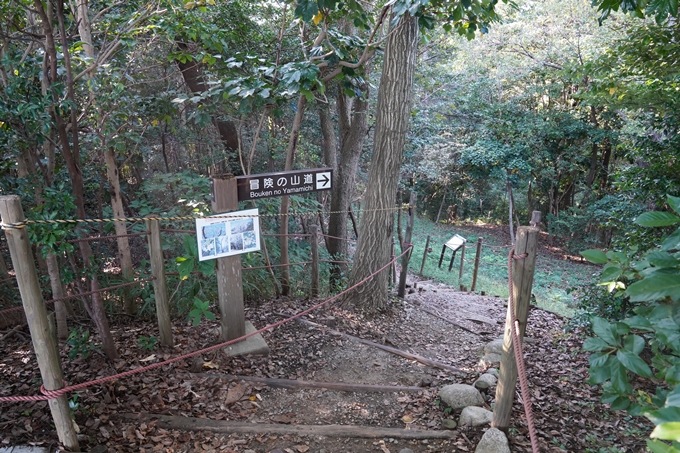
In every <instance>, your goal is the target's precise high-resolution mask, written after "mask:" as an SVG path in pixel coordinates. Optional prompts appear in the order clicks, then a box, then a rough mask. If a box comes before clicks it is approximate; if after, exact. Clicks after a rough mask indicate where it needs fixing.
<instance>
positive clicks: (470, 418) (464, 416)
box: [458, 406, 493, 426]
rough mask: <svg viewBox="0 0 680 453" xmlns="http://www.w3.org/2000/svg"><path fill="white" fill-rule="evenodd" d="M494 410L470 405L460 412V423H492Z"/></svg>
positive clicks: (477, 424) (479, 424) (473, 424)
mask: <svg viewBox="0 0 680 453" xmlns="http://www.w3.org/2000/svg"><path fill="white" fill-rule="evenodd" d="M492 418H493V412H491V411H488V410H486V409H484V408H483V407H477V406H468V407H466V408H465V409H463V412H461V413H460V420H458V424H460V425H461V426H462V425H471V426H481V425H488V424H489V423H491V419H492Z"/></svg>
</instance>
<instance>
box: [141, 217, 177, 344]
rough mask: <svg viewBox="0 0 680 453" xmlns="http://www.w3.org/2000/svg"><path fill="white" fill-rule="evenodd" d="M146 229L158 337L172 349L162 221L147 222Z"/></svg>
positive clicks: (150, 220)
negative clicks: (147, 232)
mask: <svg viewBox="0 0 680 453" xmlns="http://www.w3.org/2000/svg"><path fill="white" fill-rule="evenodd" d="M150 217H154V216H153V215H152V216H150ZM146 229H147V231H149V257H150V259H151V273H152V274H153V276H154V281H153V294H154V298H155V301H156V319H157V320H158V335H159V336H160V340H161V344H162V345H163V346H166V347H168V348H172V346H173V344H174V343H173V339H172V322H171V321H170V307H169V306H168V289H167V285H166V281H165V261H164V259H163V245H162V243H161V226H160V221H158V220H153V219H149V220H147V221H146Z"/></svg>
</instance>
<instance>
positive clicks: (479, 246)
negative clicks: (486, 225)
mask: <svg viewBox="0 0 680 453" xmlns="http://www.w3.org/2000/svg"><path fill="white" fill-rule="evenodd" d="M481 257H482V238H481V237H480V238H477V251H476V253H475V268H474V269H473V271H472V286H470V291H474V290H475V288H476V287H477V272H479V260H480V259H481Z"/></svg>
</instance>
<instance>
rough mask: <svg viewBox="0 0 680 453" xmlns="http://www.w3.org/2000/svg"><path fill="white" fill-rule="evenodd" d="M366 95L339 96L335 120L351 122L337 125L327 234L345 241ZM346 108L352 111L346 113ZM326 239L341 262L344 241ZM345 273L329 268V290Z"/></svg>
mask: <svg viewBox="0 0 680 453" xmlns="http://www.w3.org/2000/svg"><path fill="white" fill-rule="evenodd" d="M366 98H368V92H366V94H365V97H362V98H357V99H355V100H354V102H351V101H350V99H349V98H348V97H347V96H346V95H345V94H344V93H339V95H338V117H339V118H347V117H349V118H350V120H349V121H347V120H345V121H341V122H340V126H341V127H340V134H341V148H340V162H339V164H338V166H337V170H336V172H335V181H333V194H332V198H331V215H330V218H329V220H328V235H329V236H334V237H338V238H343V239H347V217H348V215H349V209H350V205H351V203H352V196H353V195H354V187H355V186H354V182H355V177H356V174H357V169H358V167H359V159H360V157H361V151H362V149H363V147H364V140H365V138H366V133H367V132H368V121H367V114H366V113H367V112H366V111H367V110H368V102H367V101H366V100H365V99H366ZM347 107H350V108H352V112H351V114H350V112H347V111H346V110H347ZM334 237H330V238H328V245H327V247H328V252H329V253H330V254H331V256H332V259H334V260H338V261H343V260H344V257H345V256H346V255H347V241H346V240H343V239H335V238H334ZM346 272H347V265H345V264H334V265H333V266H331V277H330V280H331V281H330V283H331V288H334V287H336V286H337V285H338V284H339V282H340V279H341V277H342V274H343V273H346Z"/></svg>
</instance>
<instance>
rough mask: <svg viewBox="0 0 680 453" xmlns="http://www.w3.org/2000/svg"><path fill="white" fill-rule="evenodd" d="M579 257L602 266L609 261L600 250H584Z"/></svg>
mask: <svg viewBox="0 0 680 453" xmlns="http://www.w3.org/2000/svg"><path fill="white" fill-rule="evenodd" d="M581 256H583V257H584V258H585V259H587V260H588V261H590V262H591V263H593V264H604V263H606V262H607V261H609V260H608V259H607V255H606V254H605V253H604V252H603V251H602V250H596V249H591V250H584V251H582V252H581Z"/></svg>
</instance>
